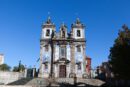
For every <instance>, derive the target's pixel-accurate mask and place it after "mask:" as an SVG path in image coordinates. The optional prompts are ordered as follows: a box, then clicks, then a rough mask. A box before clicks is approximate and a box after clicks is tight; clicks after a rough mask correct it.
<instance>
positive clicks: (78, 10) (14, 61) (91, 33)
mask: <svg viewBox="0 0 130 87" xmlns="http://www.w3.org/2000/svg"><path fill="white" fill-rule="evenodd" d="M48 12H50V13H51V14H50V16H51V19H52V21H53V22H54V23H55V24H56V29H57V31H58V30H59V27H60V25H61V23H62V22H64V23H65V24H66V25H67V26H68V30H70V25H71V24H72V23H73V22H74V21H75V20H76V17H79V18H80V20H81V21H82V22H83V23H84V24H85V25H86V40H87V43H86V45H87V47H86V54H87V55H88V56H90V57H91V58H92V67H95V66H97V65H100V64H101V63H102V62H103V61H107V60H108V55H109V49H110V47H111V46H112V45H113V43H114V40H115V38H116V37H117V35H118V30H119V29H120V28H121V26H122V25H123V24H127V25H128V26H130V0H0V53H3V54H4V55H5V63H7V64H8V65H10V66H12V67H13V66H15V65H18V61H19V60H21V61H22V63H23V64H26V65H27V66H32V67H33V66H34V65H36V66H37V67H38V65H39V64H38V63H37V62H36V60H37V59H38V58H39V51H40V43H39V42H40V41H39V40H40V34H41V24H42V23H43V22H44V21H45V20H46V19H47V17H48Z"/></svg>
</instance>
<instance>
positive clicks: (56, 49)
mask: <svg viewBox="0 0 130 87" xmlns="http://www.w3.org/2000/svg"><path fill="white" fill-rule="evenodd" d="M58 59H59V46H58V45H55V61H57V60H58Z"/></svg>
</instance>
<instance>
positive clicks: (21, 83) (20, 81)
mask: <svg viewBox="0 0 130 87" xmlns="http://www.w3.org/2000/svg"><path fill="white" fill-rule="evenodd" d="M32 79H33V78H22V79H19V80H17V81H14V82H11V83H9V84H7V85H25V84H26V83H28V82H29V81H30V80H32Z"/></svg>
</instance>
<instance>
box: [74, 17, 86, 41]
mask: <svg viewBox="0 0 130 87" xmlns="http://www.w3.org/2000/svg"><path fill="white" fill-rule="evenodd" d="M71 28H72V31H71V33H72V38H74V39H85V30H84V29H85V26H84V25H83V24H82V23H81V22H80V19H79V18H77V19H76V21H75V23H73V24H72V25H71Z"/></svg>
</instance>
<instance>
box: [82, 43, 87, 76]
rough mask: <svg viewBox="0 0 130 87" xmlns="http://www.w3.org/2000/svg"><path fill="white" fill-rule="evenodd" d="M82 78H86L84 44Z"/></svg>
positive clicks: (84, 50)
mask: <svg viewBox="0 0 130 87" xmlns="http://www.w3.org/2000/svg"><path fill="white" fill-rule="evenodd" d="M83 68H84V70H83V78H87V73H86V47H85V44H84V45H83Z"/></svg>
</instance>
